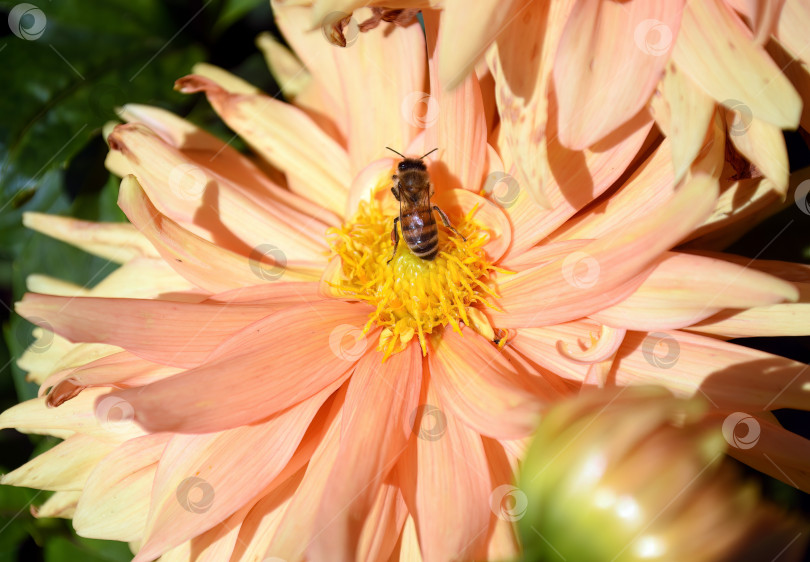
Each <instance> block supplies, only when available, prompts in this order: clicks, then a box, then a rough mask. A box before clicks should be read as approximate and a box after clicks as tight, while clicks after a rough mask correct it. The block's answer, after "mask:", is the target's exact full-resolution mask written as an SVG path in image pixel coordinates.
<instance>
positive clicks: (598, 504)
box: [518, 387, 807, 562]
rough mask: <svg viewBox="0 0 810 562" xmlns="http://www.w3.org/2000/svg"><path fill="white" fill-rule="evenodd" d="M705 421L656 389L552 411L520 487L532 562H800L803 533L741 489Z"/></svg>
mask: <svg viewBox="0 0 810 562" xmlns="http://www.w3.org/2000/svg"><path fill="white" fill-rule="evenodd" d="M705 411H706V405H705V403H704V402H703V401H702V400H697V399H692V400H682V399H677V398H674V397H673V396H672V395H671V394H670V393H669V392H668V391H667V390H665V389H662V388H655V387H635V388H624V389H609V390H604V391H599V392H591V393H584V394H582V395H580V396H579V397H578V398H576V399H573V400H570V401H567V402H563V403H560V404H559V405H557V406H555V407H554V408H552V409H551V410H550V411H549V413H548V414H547V415H546V417H545V419H544V420H543V421H542V423H541V424H540V426H539V428H538V430H537V433H536V435H535V437H534V439H533V441H532V443H531V445H530V447H529V450H528V452H527V455H526V458H525V461H524V463H523V467H522V470H521V473H520V476H519V481H518V486H519V487H520V489H521V490H522V491H523V492H524V493H525V494H526V495H527V496H528V506H527V510H526V515H525V516H524V517H523V518H522V519H521V520H520V521H519V528H520V534H521V540H522V542H523V546H524V548H525V554H526V557H525V559H526V560H578V561H581V562H587V561H589V560H613V561H617V562H618V561H625V560H645V561H649V560H692V561H694V560H707V561H708V560H735V561H737V560H764V559H771V558H772V557H774V556H777V555H779V556H780V560H798V559H800V557H801V554H802V552H803V550H804V546H805V543H806V539H805V537H806V535H807V533H806V525H805V524H804V523H803V522H800V521H798V520H796V519H794V518H792V517H789V516H787V515H786V514H784V513H782V512H781V511H780V510H779V509H778V508H776V507H775V506H773V505H770V504H767V503H762V502H761V499H760V495H759V491H758V490H757V489H756V487H755V486H754V485H753V484H751V483H745V482H743V481H742V480H741V479H740V477H739V474H738V473H737V472H736V469H735V468H734V467H733V466H731V464H730V461H727V460H726V457H725V447H726V441H725V440H724V438H723V435H722V431H721V428H719V427H717V424H716V422H711V421H710V420H708V419H707V418H706V417H705V416H704V413H705Z"/></svg>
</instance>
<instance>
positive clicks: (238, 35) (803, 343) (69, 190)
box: [0, 0, 810, 562]
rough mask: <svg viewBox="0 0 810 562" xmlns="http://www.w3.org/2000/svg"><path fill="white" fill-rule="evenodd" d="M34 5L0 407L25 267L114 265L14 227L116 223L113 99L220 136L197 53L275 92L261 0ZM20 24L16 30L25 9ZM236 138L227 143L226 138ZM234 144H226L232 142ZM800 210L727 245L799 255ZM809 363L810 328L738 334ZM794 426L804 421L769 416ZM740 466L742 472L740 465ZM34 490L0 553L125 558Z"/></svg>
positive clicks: (805, 255) (4, 136) (6, 158)
mask: <svg viewBox="0 0 810 562" xmlns="http://www.w3.org/2000/svg"><path fill="white" fill-rule="evenodd" d="M28 3H29V4H30V5H31V6H32V7H35V8H38V9H40V10H41V13H42V14H44V16H45V18H46V20H45V27H44V30H43V32H42V34H41V36H39V37H37V38H36V39H32V40H26V39H23V38H19V37H17V36H16V35H15V34H13V33H12V31H11V29H10V27H9V25H7V23H6V22H7V20H8V14H9V12H10V11H11V10H12V9H14V7H15V6H17V5H19V4H21V3H20V2H15V1H12V2H8V1H5V0H0V14H2V21H0V84H2V88H3V91H2V95H0V324H2V327H3V335H4V338H2V339H0V411H2V410H5V409H6V408H8V407H10V406H12V405H13V404H15V403H17V402H18V401H21V400H26V399H29V398H32V397H34V396H35V395H36V386H35V385H33V384H31V383H27V382H26V381H25V377H24V373H22V372H21V371H20V369H19V368H18V367H17V366H16V364H15V362H14V359H15V358H16V357H19V356H20V355H21V353H22V351H23V350H24V349H25V347H26V346H27V345H28V344H29V343H30V342H31V340H32V337H31V327H32V326H31V325H30V324H29V323H27V322H26V321H24V320H22V319H21V318H19V317H18V316H16V315H15V314H13V312H12V306H13V305H12V303H13V302H14V301H16V300H18V299H19V298H20V297H21V295H22V293H23V292H24V290H25V277H26V276H27V275H29V274H31V273H43V274H47V275H50V276H53V277H57V278H61V279H66V280H69V281H72V282H75V283H78V284H80V285H84V286H92V285H94V284H95V283H97V282H98V281H99V280H101V279H102V278H104V277H105V276H106V275H107V274H109V273H110V272H111V271H112V270H113V269H114V267H115V265H114V264H112V263H109V262H107V261H106V260H103V259H100V258H96V257H92V256H89V255H87V254H85V253H83V252H81V251H79V250H77V249H74V248H72V247H70V246H68V245H66V244H64V243H61V242H58V241H55V240H52V239H50V238H48V237H46V236H43V235H40V234H37V233H34V232H31V231H28V230H26V229H25V228H23V226H22V222H21V217H22V213H23V212H25V211H38V212H47V213H55V214H62V215H70V216H74V217H79V218H83V219H88V220H102V221H116V220H123V218H124V217H123V214H122V213H121V212H120V210H119V209H118V208H117V206H116V203H115V200H116V197H117V191H118V180H117V178H114V177H112V176H111V175H110V174H109V173H108V172H107V171H106V170H105V169H104V166H103V162H104V157H105V155H106V153H107V146H106V144H105V142H104V140H103V138H102V136H101V128H102V126H103V125H104V123H105V122H107V121H110V120H114V119H115V117H116V116H115V113H114V108H115V107H116V106H118V105H121V104H123V103H127V102H136V103H149V104H153V105H158V106H162V107H164V108H166V109H170V110H172V111H174V112H176V113H178V114H180V115H183V116H186V117H188V118H189V119H191V120H193V121H195V122H197V123H198V124H201V125H203V126H204V127H206V128H207V129H208V130H210V131H212V132H213V133H214V134H218V135H219V136H221V137H222V138H223V139H228V140H230V139H231V136H232V135H231V134H230V133H229V132H228V131H227V129H226V128H225V127H224V125H222V123H221V122H220V121H219V120H218V118H217V117H216V116H215V115H214V114H213V112H212V111H211V110H210V109H209V107H208V105H207V104H206V103H205V101H204V100H203V99H201V98H202V97H201V96H183V95H181V94H178V93H177V92H174V91H173V89H172V85H173V83H174V80H175V79H177V78H179V77H180V76H183V75H185V74H187V73H188V72H189V71H190V70H191V66H192V65H193V64H194V63H196V62H200V61H208V62H211V63H213V64H216V65H218V66H222V67H224V68H226V69H228V70H230V71H231V72H234V73H236V74H238V75H240V76H242V77H243V78H245V79H247V80H248V81H250V82H252V83H253V84H255V85H258V86H259V87H261V88H263V89H264V90H265V91H266V92H268V93H270V94H277V92H278V88H277V86H276V85H275V83H274V82H273V79H272V77H271V76H270V74H269V72H268V71H267V68H266V66H265V64H264V61H263V59H262V57H261V54H260V53H259V52H258V50H257V49H256V47H255V45H254V38H255V37H256V36H257V35H258V34H259V33H260V32H262V31H268V30H269V31H271V32H274V33H276V35H278V33H277V30H276V29H275V27H274V24H273V21H272V16H271V12H270V7H269V5H268V4H269V3H268V2H267V1H266V0H207V1H204V2H203V1H200V0H188V1H185V2H184V1H180V0H54V1H51V0H31V1H30V2H28ZM26 17H27V18H28V19H23V20H22V25H23V27H24V28H30V26H31V25H32V24H33V23H35V22H34V21H33V19H32V18H33V17H34V15H32V14H29V16H26ZM236 142H237V143H238V140H237V141H236ZM788 144H789V147H790V152H791V155H790V156H791V167H792V168H793V169H798V168H802V167H805V166H808V165H810V158H808V151H807V147H806V145H805V144H804V142H802V139H801V138H800V137H799V136H798V135H796V134H788ZM237 146H239V145H237ZM808 227H810V216H808V215H805V214H803V213H802V212H800V211H799V210H798V208H797V207H796V206H790V207H789V208H788V209H787V210H786V211H784V212H782V213H780V214H778V215H776V216H774V217H772V218H771V219H769V220H767V221H765V222H764V223H762V224H761V225H759V226H758V227H757V228H755V229H754V230H752V231H751V232H750V233H749V234H748V235H746V236H745V237H744V238H743V239H742V240H740V241H739V242H738V243H736V244H735V245H734V246H733V247H732V248H730V251H732V252H734V253H738V254H742V255H746V256H749V257H757V258H760V259H784V260H790V261H799V262H804V263H810V243H809V242H810V241H809V240H808V236H807V232H808ZM740 343H744V344H746V345H751V346H752V347H757V348H760V349H765V350H767V351H770V352H773V353H778V354H780V355H784V356H787V357H791V358H794V359H797V360H800V361H804V362H808V363H810V338H770V339H751V340H747V341H740ZM780 417H781V418H782V420H783V422H785V423H786V424H788V425H789V427H791V428H792V429H793V430H794V431H797V432H799V433H803V434H805V435H808V434H809V433H810V430H808V428H810V424H808V423H807V422H808V417H807V416H806V415H804V414H797V413H795V412H783V413H782V414H781V416H780ZM56 442H57V440H56V439H54V438H47V437H40V436H27V435H22V434H20V433H17V432H16V431H13V430H4V431H0V473H5V472H8V471H9V470H11V469H13V468H16V467H17V466H19V465H21V464H23V463H24V462H26V461H27V460H28V459H29V458H31V457H32V456H34V455H35V454H38V453H39V452H42V451H43V450H46V449H48V448H49V447H52V446H53V445H54V444H55V443H56ZM749 472H750V471H749ZM750 477H751V478H758V479H760V480H761V482H762V485H763V488H764V489H765V490H766V493H767V494H768V495H769V496H770V497H771V498H774V499H775V500H777V501H778V502H779V503H780V504H782V505H783V506H784V507H786V508H788V509H796V510H801V511H803V512H804V513H806V514H807V513H809V512H810V505H809V504H808V496H807V495H805V494H800V493H796V492H795V491H794V490H793V489H792V488H790V487H788V486H786V485H784V484H782V483H780V482H777V481H775V480H773V479H770V478H767V477H762V476H761V475H758V474H756V473H750ZM47 497H48V492H40V491H37V490H29V489H21V488H13V487H9V486H0V562H5V561H11V560H26V561H32V562H35V561H37V560H45V561H47V562H61V561H72V560H76V559H82V560H85V561H87V562H91V561H112V560H129V559H130V558H131V554H130V551H129V549H128V547H127V546H126V545H125V544H120V543H111V542H104V541H96V540H89V539H84V538H81V537H77V536H76V534H75V533H74V532H73V531H72V529H71V527H70V524H69V521H66V520H63V519H39V520H38V519H35V518H34V517H33V516H32V515H31V513H30V507H31V506H32V505H39V504H41V503H42V502H43V501H44V500H45V499H46V498H47Z"/></svg>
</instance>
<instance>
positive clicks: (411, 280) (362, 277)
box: [328, 201, 502, 358]
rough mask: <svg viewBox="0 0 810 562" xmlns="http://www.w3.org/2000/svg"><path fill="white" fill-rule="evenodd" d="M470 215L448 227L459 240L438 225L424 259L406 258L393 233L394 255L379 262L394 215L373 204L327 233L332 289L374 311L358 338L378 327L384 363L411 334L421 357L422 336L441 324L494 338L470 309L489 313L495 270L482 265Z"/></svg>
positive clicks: (389, 248) (388, 245)
mask: <svg viewBox="0 0 810 562" xmlns="http://www.w3.org/2000/svg"><path fill="white" fill-rule="evenodd" d="M475 210H476V209H473V210H471V211H470V212H469V213H468V214H467V215H466V216H464V217H463V218H462V219H461V220H460V221H458V223H457V224H454V226H455V228H456V230H458V232H459V234H461V235H462V236H463V237H464V238H466V240H464V238H462V237H461V236H458V235H456V234H454V233H453V232H452V231H450V229H447V228H445V227H443V226H439V253H438V255H437V256H436V258H435V259H433V260H431V261H428V260H424V259H422V258H419V257H418V256H416V255H415V254H413V253H412V252H411V250H410V249H409V248H408V245H407V244H406V243H405V241H404V240H403V237H402V229H401V228H399V244H398V246H397V252H396V255H395V256H394V258H393V259H392V260H391V263H386V262H388V260H389V259H390V258H391V254H392V252H393V250H394V245H393V241H392V240H391V229H392V228H393V221H394V215H391V214H385V213H384V211H383V210H382V208H381V206H380V204H379V203H377V202H376V201H372V202H371V203H369V202H365V201H363V202H361V203H360V206H359V209H358V211H357V214H356V215H355V216H354V218H352V219H351V220H350V221H349V222H347V223H345V224H344V225H343V226H342V227H340V228H331V229H329V231H328V236H329V239H330V240H329V244H330V246H331V247H332V250H333V252H334V254H335V255H337V256H339V257H340V260H341V266H340V273H341V276H340V277H341V279H340V281H339V283H335V284H333V286H334V287H335V288H336V289H337V290H338V292H339V293H341V294H343V295H347V296H348V295H351V296H353V297H356V298H358V299H361V300H364V301H366V302H368V303H369V304H371V305H372V306H373V307H374V308H375V310H374V312H373V313H372V314H371V316H370V318H369V320H368V322H367V323H366V326H365V328H364V330H363V333H364V334H365V333H368V331H369V330H371V329H372V328H373V327H374V326H375V325H376V326H380V327H381V328H382V332H381V334H380V340H379V345H378V347H377V349H378V350H379V351H383V352H384V353H385V357H386V358H387V357H388V356H389V355H391V354H392V353H396V352H399V351H402V350H403V349H405V345H406V344H407V343H408V342H409V341H410V340H411V339H413V338H414V336H416V337H418V338H419V344H420V346H421V348H422V354H423V355H425V354H426V353H427V346H426V340H425V336H426V334H433V335H434V336H437V335H438V332H439V330H435V329H436V328H438V327H443V326H446V325H448V324H449V325H450V326H452V328H453V329H454V330H456V331H457V332H459V333H460V332H461V328H460V324H459V323H460V322H464V324H466V325H468V326H471V327H472V328H474V329H476V330H477V331H478V332H480V333H482V334H484V335H487V336H489V337H490V339H495V338H494V336H493V331H492V328H491V327H490V326H489V323H488V322H487V320H486V317H484V315H483V314H482V313H481V311H480V310H478V309H477V308H474V307H473V305H475V304H479V303H480V304H483V305H485V306H489V307H492V308H494V306H493V305H492V304H491V303H490V302H488V300H487V296H497V295H496V294H495V293H494V291H493V290H492V289H491V288H490V287H489V286H488V285H487V279H488V276H489V273H490V272H491V271H501V270H500V269H499V268H496V267H494V266H493V265H492V264H491V263H490V262H489V261H487V257H486V253H485V252H484V248H483V246H484V245H485V244H486V242H487V240H488V234H487V232H486V231H485V230H482V229H481V227H480V226H478V225H477V224H476V223H475V222H474V221H473V216H474V215H475ZM499 343H502V342H499Z"/></svg>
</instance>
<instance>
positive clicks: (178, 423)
mask: <svg viewBox="0 0 810 562" xmlns="http://www.w3.org/2000/svg"><path fill="white" fill-rule="evenodd" d="M368 313H369V309H368V308H367V307H365V306H360V305H352V304H348V303H344V302H339V301H327V302H316V303H312V304H307V305H301V306H294V307H290V308H288V309H285V310H282V311H279V312H277V313H275V314H273V315H271V316H268V317H267V318H265V319H263V320H261V321H259V322H256V323H254V324H253V325H251V326H249V327H247V328H245V329H244V330H242V331H241V332H238V333H237V334H236V335H234V336H233V337H232V338H231V339H229V340H227V341H226V342H225V343H224V344H222V345H221V346H220V347H218V348H217V349H216V351H215V352H214V353H213V354H212V356H211V357H210V359H209V361H208V362H207V363H205V364H204V365H202V366H200V367H197V368H196V369H192V370H189V371H186V372H185V373H182V374H179V375H175V376H173V377H170V378H168V379H166V380H163V381H159V382H156V383H153V384H150V385H148V386H145V387H142V388H137V389H130V390H123V391H121V392H118V393H116V396H118V397H120V398H122V399H124V400H126V401H127V402H129V403H130V404H132V406H133V408H134V411H135V417H136V419H137V420H138V422H140V423H141V424H142V425H143V426H144V427H148V428H149V429H150V430H152V431H175V432H179V433H186V432H189V433H205V432H208V431H220V430H223V429H226V428H229V427H236V426H239V425H244V424H247V423H252V422H255V421H258V420H261V419H265V418H267V417H268V416H270V415H272V414H273V413H275V412H278V411H281V410H284V409H285V408H289V407H290V406H292V405H294V404H297V403H298V402H300V401H301V400H305V399H307V398H309V397H310V396H313V395H314V394H316V393H318V392H320V391H321V390H322V389H323V388H325V387H331V386H333V385H335V384H336V383H339V382H340V381H342V380H343V379H344V378H345V377H346V376H347V375H348V371H349V370H350V368H351V367H352V365H353V364H354V362H355V361H356V360H357V359H358V358H359V357H360V355H361V354H362V353H357V351H358V350H357V349H356V348H357V347H358V346H360V348H361V349H365V346H366V345H367V340H366V339H365V338H362V339H360V340H357V341H355V342H353V344H351V349H343V347H342V346H344V345H345V342H344V341H343V339H344V337H345V336H346V335H350V334H353V333H355V332H357V333H359V332H360V331H361V330H362V326H363V325H364V324H365V322H366V319H367V317H368ZM297 335H305V336H302V337H296V344H295V347H294V348H292V347H290V342H291V337H293V336H297ZM325 350H328V351H325ZM280 357H283V358H284V359H283V361H280V360H279V358H280ZM268 365H273V368H272V369H268ZM234 376H238V377H239V381H240V384H239V385H237V386H234V384H233V381H234ZM189 389H193V391H189ZM169 405H171V406H169Z"/></svg>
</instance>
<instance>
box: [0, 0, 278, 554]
mask: <svg viewBox="0 0 810 562" xmlns="http://www.w3.org/2000/svg"><path fill="white" fill-rule="evenodd" d="M19 4H21V2H17V1H11V2H8V1H5V0H3V1H0V16H2V17H1V18H0V84H1V85H2V93H1V94H0V324H2V327H3V335H4V338H0V411H2V410H5V409H6V408H8V407H10V406H12V405H14V404H15V403H17V402H18V401H21V400H27V399H29V398H32V397H34V396H36V390H37V389H36V385H34V384H31V383H28V382H25V374H24V373H23V372H22V371H20V369H19V368H18V367H17V366H16V364H15V362H14V359H15V358H17V357H19V356H20V355H21V354H22V352H23V350H24V349H25V347H26V346H27V345H28V344H29V343H30V342H31V341H32V337H31V328H32V326H31V324H29V323H28V322H26V321H25V320H23V319H21V318H20V317H18V316H17V315H15V314H14V313H13V312H12V307H13V302H14V301H16V300H18V299H19V298H20V297H21V296H22V294H23V292H24V291H25V278H26V276H27V275H29V274H31V273H34V272H36V273H42V274H46V275H50V276H53V277H57V278H62V279H66V280H69V281H72V282H74V283H78V284H80V285H82V286H93V285H95V284H96V283H97V282H99V281H100V280H101V279H103V278H104V277H105V276H106V275H108V274H109V273H110V272H111V271H112V270H113V269H114V268H115V264H113V263H110V262H108V261H107V260H104V259H101V258H96V257H93V256H90V255H88V254H85V253H84V252H82V251H80V250H77V249H75V248H73V247H71V246H68V245H67V244H64V243H62V242H58V241H56V240H53V239H51V238H48V237H46V236H43V235H41V234H37V233H34V232H32V231H29V230H27V229H25V228H24V227H23V226H22V222H21V221H22V213H23V212H26V211H37V212H47V213H55V214H61V215H70V216H74V217H79V218H82V219H88V220H101V221H117V220H124V215H123V213H121V211H120V210H119V209H118V207H117V206H116V197H117V193H118V183H119V180H118V179H117V178H115V177H113V176H111V175H110V174H109V173H108V172H107V171H106V170H105V168H104V158H105V155H106V153H107V146H106V143H105V142H104V139H103V137H102V134H101V129H102V126H103V125H104V123H106V122H108V121H111V120H115V119H116V115H115V112H114V108H115V107H116V106H120V105H122V104H124V103H129V102H134V103H148V104H152V105H158V106H161V107H164V108H166V109H170V110H172V111H174V112H176V113H178V114H180V115H183V116H186V117H188V118H190V119H192V120H193V121H195V122H197V123H199V124H201V125H203V126H204V127H206V128H207V129H208V130H209V131H211V132H213V133H214V134H218V135H219V136H221V137H222V138H224V139H228V140H230V139H231V136H232V135H231V133H229V132H228V131H227V129H226V128H225V126H224V125H223V124H222V123H221V121H220V120H219V119H218V118H217V117H216V115H215V114H214V113H213V112H212V111H211V110H210V108H209V106H208V104H207V103H206V102H205V100H204V99H203V97H202V96H186V95H183V94H179V93H177V92H175V91H174V90H173V87H172V86H173V84H174V81H175V80H176V79H177V78H179V77H181V76H183V75H185V74H188V73H189V72H190V71H191V67H192V65H193V64H195V63H197V62H201V61H207V62H211V63H213V64H216V65H218V66H222V67H223V68H226V69H228V70H230V71H231V72H234V73H236V74H238V75H240V76H242V77H243V78H245V79H247V80H249V81H250V82H252V83H253V84H256V85H257V86H259V87H261V88H263V89H264V91H266V92H268V93H270V94H276V93H277V87H276V85H275V82H274V81H273V78H272V77H271V76H270V73H269V71H268V70H267V67H266V65H265V63H264V60H263V58H262V55H261V53H260V52H259V51H258V49H257V48H256V46H255V43H254V39H255V37H256V36H257V35H258V34H259V33H261V32H262V31H271V32H275V33H277V30H275V28H274V23H273V19H272V14H271V12H270V5H269V2H268V1H267V0H206V1H200V0H188V1H181V0H54V1H48V0H31V1H30V2H28V4H30V5H31V6H33V7H35V8H39V9H40V10H41V13H42V14H44V18H45V20H44V21H45V24H44V25H45V27H44V31H43V33H42V35H41V36H39V37H37V38H36V39H30V40H26V39H24V38H20V37H17V36H16V35H15V34H13V33H12V31H11V28H10V25H9V24H8V15H9V12H10V11H11V10H12V9H14V7H15V6H17V5H19ZM29 10H30V8H29ZM35 17H41V16H38V15H37V14H35V13H29V15H28V16H24V18H23V20H22V21H21V25H22V27H23V29H24V30H25V29H30V30H31V31H32V33H33V32H35V31H36V29H37V28H36V27H32V25H34V24H36V23H38V22H36V21H35V20H34V18H35ZM236 146H237V147H238V146H239V145H236ZM57 441H58V440H57V439H54V438H46V437H41V436H27V435H23V434H20V433H18V432H16V431H13V430H4V431H0V473H5V472H9V471H10V470H12V469H14V468H16V467H18V466H19V465H21V464H23V463H24V462H26V461H27V460H28V459H29V458H31V457H32V456H33V455H35V454H38V453H39V452H41V451H43V450H46V449H48V448H49V447H52V446H53V445H54V444H55V443H56V442H57ZM48 495H49V492H40V491H37V490H29V489H23V488H13V487H10V486H0V562H5V561H10V560H26V561H33V562H35V561H37V560H45V561H47V562H61V561H73V560H79V559H81V560H85V561H87V562H90V561H96V560H99V561H100V560H129V559H131V558H132V555H131V553H130V551H129V548H128V547H127V545H125V544H123V543H112V542H105V541H96V540H88V539H84V538H81V537H77V536H76V535H75V533H74V532H73V531H72V529H71V527H70V522H69V521H67V520H64V519H39V520H38V519H35V518H34V517H33V516H32V515H31V513H30V507H31V506H32V505H39V504H41V503H42V502H43V501H45V499H46V498H47V497H48Z"/></svg>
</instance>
